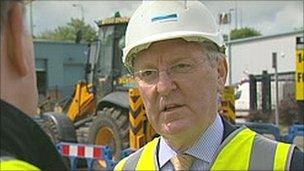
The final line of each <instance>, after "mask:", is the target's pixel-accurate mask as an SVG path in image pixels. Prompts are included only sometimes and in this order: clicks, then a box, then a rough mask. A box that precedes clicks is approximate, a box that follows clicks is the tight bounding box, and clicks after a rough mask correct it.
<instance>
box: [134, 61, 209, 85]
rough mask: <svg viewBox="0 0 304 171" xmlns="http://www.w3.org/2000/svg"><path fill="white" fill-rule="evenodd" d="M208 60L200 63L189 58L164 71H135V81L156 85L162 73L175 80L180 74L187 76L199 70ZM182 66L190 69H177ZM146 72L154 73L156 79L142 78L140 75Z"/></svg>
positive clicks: (149, 69) (150, 69)
mask: <svg viewBox="0 0 304 171" xmlns="http://www.w3.org/2000/svg"><path fill="white" fill-rule="evenodd" d="M208 60H209V59H200V60H199V61H197V60H193V59H192V58H188V59H186V60H179V61H177V62H175V63H173V64H171V65H170V66H169V67H168V68H167V69H164V70H159V69H156V68H146V69H140V70H138V71H134V72H133V77H134V78H135V79H137V80H138V81H143V82H144V83H147V84H154V83H155V82H156V80H157V79H159V76H160V73H161V72H166V73H167V74H168V76H170V77H171V78H175V77H176V76H178V75H179V74H181V76H182V75H183V76H186V75H187V74H188V73H192V72H194V71H195V70H196V69H197V68H198V66H199V65H201V64H203V63H205V62H206V61H208ZM196 61H197V62H196ZM181 65H188V67H189V68H177V67H181ZM144 72H154V76H153V77H155V78H151V79H148V78H146V79H145V78H142V77H144V76H141V75H139V74H142V73H144Z"/></svg>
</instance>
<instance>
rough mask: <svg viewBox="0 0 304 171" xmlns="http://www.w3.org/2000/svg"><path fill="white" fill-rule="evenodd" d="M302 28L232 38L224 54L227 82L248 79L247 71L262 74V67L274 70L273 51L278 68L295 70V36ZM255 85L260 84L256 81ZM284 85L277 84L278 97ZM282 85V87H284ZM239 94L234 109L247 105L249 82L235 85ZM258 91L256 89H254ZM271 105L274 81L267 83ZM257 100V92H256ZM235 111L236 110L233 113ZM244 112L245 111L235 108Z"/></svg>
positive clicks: (281, 70)
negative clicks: (244, 37) (269, 87)
mask: <svg viewBox="0 0 304 171" xmlns="http://www.w3.org/2000/svg"><path fill="white" fill-rule="evenodd" d="M303 35H304V30H302V31H295V32H289V33H283V34H277V35H270V36H260V37H253V38H247V39H240V40H235V41H231V42H228V43H227V51H226V54H227V56H228V62H229V70H230V71H229V73H228V80H227V85H228V84H229V85H232V84H236V83H239V82H241V81H242V80H246V79H248V74H254V75H257V74H262V71H263V70H266V71H267V72H268V73H274V72H275V71H274V68H272V53H273V52H277V66H278V72H279V73H280V72H290V71H295V66H296V64H295V61H296V60H295V55H296V37H299V36H303ZM257 86H258V87H257V88H258V89H259V88H261V86H260V85H257ZM283 89H284V85H282V84H279V100H281V99H282V98H283ZM285 89H286V88H285ZM238 90H241V91H242V94H241V97H240V99H239V100H236V102H235V108H236V110H237V111H238V110H248V109H249V83H245V84H243V85H241V86H240V87H239V89H238ZM258 91H259V90H258ZM271 96H272V98H271V101H272V106H273V107H272V109H274V108H275V105H276V103H275V84H274V83H272V84H271ZM257 97H258V103H261V102H260V98H261V94H260V92H257ZM237 114H238V113H237ZM239 114H241V115H247V114H248V113H247V112H239Z"/></svg>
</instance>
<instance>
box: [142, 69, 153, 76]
mask: <svg viewBox="0 0 304 171" xmlns="http://www.w3.org/2000/svg"><path fill="white" fill-rule="evenodd" d="M154 72H155V71H152V70H147V71H143V72H141V76H142V77H148V76H151V75H153V73H154Z"/></svg>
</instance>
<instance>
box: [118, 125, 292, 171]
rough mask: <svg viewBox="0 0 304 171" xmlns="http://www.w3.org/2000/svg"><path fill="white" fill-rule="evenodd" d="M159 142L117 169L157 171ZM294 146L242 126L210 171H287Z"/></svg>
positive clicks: (226, 142)
mask: <svg viewBox="0 0 304 171" xmlns="http://www.w3.org/2000/svg"><path fill="white" fill-rule="evenodd" d="M158 141H159V138H155V139H154V140H153V141H151V142H149V143H148V144H146V145H145V146H144V147H143V148H141V149H139V150H138V151H136V152H135V153H134V154H132V155H130V156H129V157H127V158H125V159H123V160H122V161H120V162H119V163H118V164H117V165H116V167H115V169H114V170H158V166H157V162H156V160H155V155H156V151H157V149H156V148H157V144H158ZM294 147H295V146H294V145H290V144H286V143H282V142H276V141H273V140H269V139H266V138H264V137H263V136H261V135H259V134H257V133H255V132H254V131H251V130H250V129H248V128H247V127H241V128H239V129H237V130H235V131H234V132H232V133H231V134H230V135H229V136H228V137H227V138H226V139H225V140H224V142H223V143H222V144H221V146H220V149H219V151H218V153H217V154H216V157H215V159H214V160H213V162H212V163H211V165H210V169H209V170H288V169H289V167H290V161H291V155H292V153H293V150H294Z"/></svg>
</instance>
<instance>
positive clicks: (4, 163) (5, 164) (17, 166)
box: [0, 157, 40, 171]
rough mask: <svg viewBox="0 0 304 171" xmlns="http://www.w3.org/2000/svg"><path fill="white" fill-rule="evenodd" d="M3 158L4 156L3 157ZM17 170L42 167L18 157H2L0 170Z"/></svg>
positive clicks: (34, 169)
mask: <svg viewBox="0 0 304 171" xmlns="http://www.w3.org/2000/svg"><path fill="white" fill-rule="evenodd" d="M1 158H2V157H1ZM2 170H3V171H16V170H20V171H21V170H26V171H28V170H30V171H40V169H39V168H38V167H36V166H34V165H32V164H30V163H27V162H25V161H22V160H17V159H13V158H11V159H4V160H3V159H1V160H0V171H2Z"/></svg>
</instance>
